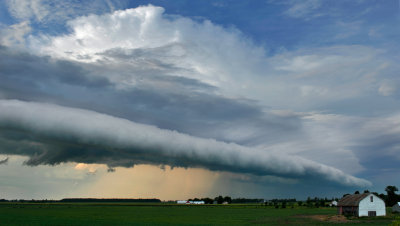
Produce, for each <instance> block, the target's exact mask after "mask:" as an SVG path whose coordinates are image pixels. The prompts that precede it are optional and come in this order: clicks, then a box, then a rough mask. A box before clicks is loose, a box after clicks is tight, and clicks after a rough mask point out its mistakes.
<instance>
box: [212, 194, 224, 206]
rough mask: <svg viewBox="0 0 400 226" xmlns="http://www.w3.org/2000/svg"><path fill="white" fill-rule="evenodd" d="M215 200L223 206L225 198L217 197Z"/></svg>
mask: <svg viewBox="0 0 400 226" xmlns="http://www.w3.org/2000/svg"><path fill="white" fill-rule="evenodd" d="M214 200H215V201H217V203H218V204H222V203H223V202H224V198H223V197H222V196H221V195H220V196H218V197H215V199H214Z"/></svg>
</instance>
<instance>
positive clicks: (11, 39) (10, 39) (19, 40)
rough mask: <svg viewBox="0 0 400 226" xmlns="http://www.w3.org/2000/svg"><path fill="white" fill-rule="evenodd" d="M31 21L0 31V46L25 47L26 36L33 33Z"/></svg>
mask: <svg viewBox="0 0 400 226" xmlns="http://www.w3.org/2000/svg"><path fill="white" fill-rule="evenodd" d="M31 30H32V28H31V26H30V23H29V21H23V22H21V23H18V24H13V25H10V26H8V27H6V28H3V29H1V30H0V35H1V38H0V44H1V45H5V46H21V47H23V46H25V36H26V35H27V34H29V33H30V32H31Z"/></svg>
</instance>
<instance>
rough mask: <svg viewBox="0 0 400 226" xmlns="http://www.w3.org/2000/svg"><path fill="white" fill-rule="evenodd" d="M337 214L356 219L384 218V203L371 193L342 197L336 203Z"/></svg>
mask: <svg viewBox="0 0 400 226" xmlns="http://www.w3.org/2000/svg"><path fill="white" fill-rule="evenodd" d="M337 207H338V214H349V215H354V216H357V217H365V216H369V217H374V216H385V215H386V206H385V202H384V201H383V200H382V199H381V198H379V197H378V196H376V195H374V194H372V193H364V194H354V195H347V196H345V197H343V198H342V199H341V200H339V202H338V205H337Z"/></svg>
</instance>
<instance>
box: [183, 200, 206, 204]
mask: <svg viewBox="0 0 400 226" xmlns="http://www.w3.org/2000/svg"><path fill="white" fill-rule="evenodd" d="M176 203H177V204H196V205H202V204H205V202H204V201H187V200H178V201H176Z"/></svg>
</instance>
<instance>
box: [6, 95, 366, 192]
mask: <svg viewBox="0 0 400 226" xmlns="http://www.w3.org/2000/svg"><path fill="white" fill-rule="evenodd" d="M0 126H1V128H2V131H3V132H4V131H5V130H11V131H17V133H16V134H17V137H16V139H22V140H29V141H30V142H32V146H39V147H38V148H37V151H32V150H29V151H28V152H25V153H20V154H25V155H29V156H31V159H30V160H29V161H28V162H27V163H28V164H31V165H35V164H57V163H60V162H65V161H78V162H89V163H105V164H108V165H109V166H110V167H115V166H125V167H130V166H133V165H135V164H167V165H171V166H179V167H203V168H207V169H210V170H224V171H231V172H236V173H251V174H255V175H280V176H288V177H300V178H301V177H310V176H311V177H316V178H319V179H324V180H328V181H333V182H336V183H339V184H343V185H352V186H370V185H371V183H370V182H368V181H366V180H363V179H359V178H356V177H353V176H351V175H348V174H345V173H343V172H342V171H340V170H338V169H335V168H332V167H329V166H326V165H322V164H319V163H316V162H313V161H310V160H306V159H304V158H301V157H298V156H287V155H278V154H270V153H268V152H266V151H262V150H258V149H254V148H248V147H244V146H240V145H237V144H233V143H224V142H218V141H216V140H213V139H202V138H196V137H192V136H189V135H185V134H182V133H178V132H176V131H169V130H162V129H159V128H156V127H154V126H148V125H144V124H138V123H134V122H131V121H128V120H125V119H121V118H115V117H112V116H108V115H104V114H99V113H96V112H92V111H87V110H82V109H74V108H66V107H61V106H56V105H50V104H42V103H31V102H22V101H16V100H1V101H0ZM25 133H27V134H29V135H27V136H24V134H25ZM18 135H19V136H18ZM21 136H22V137H21ZM3 139H4V137H3ZM6 139H10V137H7V138H6ZM36 142H39V143H36ZM47 143H48V144H50V146H48V147H47V146H46V144H47ZM42 144H43V145H44V146H43V147H40V146H41V145H42ZM62 146H64V147H62ZM40 149H42V150H41V151H39V150H40ZM3 153H4V150H3ZM6 153H7V152H6Z"/></svg>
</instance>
